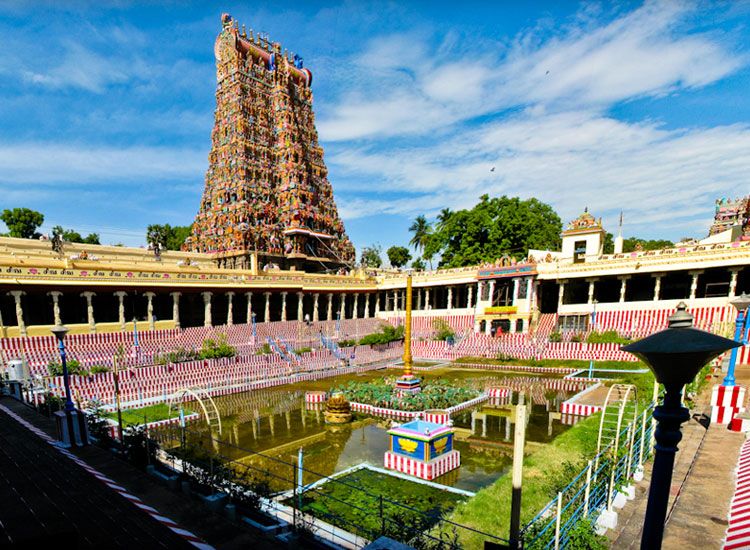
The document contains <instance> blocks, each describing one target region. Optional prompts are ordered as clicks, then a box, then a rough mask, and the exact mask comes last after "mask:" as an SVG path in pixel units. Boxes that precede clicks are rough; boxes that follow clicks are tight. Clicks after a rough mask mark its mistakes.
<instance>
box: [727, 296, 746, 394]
mask: <svg viewBox="0 0 750 550" xmlns="http://www.w3.org/2000/svg"><path fill="white" fill-rule="evenodd" d="M729 303H730V304H732V305H733V306H734V308H735V309H736V310H737V319H735V322H734V340H735V341H736V342H740V343H741V344H745V343H746V341H747V338H746V335H745V333H746V330H745V329H746V328H747V317H748V314H747V313H748V312H747V308H748V306H750V295H748V294H745V293H744V292H743V293H742V294H740V295H739V296H737V298H735V299H734V300H732V301H731V302H729ZM736 365H737V348H734V349H733V350H732V354H731V355H730V356H729V367H728V368H727V375H726V376H725V377H724V381H723V382H722V386H734V384H735V378H734V368H735V366H736Z"/></svg>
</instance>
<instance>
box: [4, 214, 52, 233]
mask: <svg viewBox="0 0 750 550" xmlns="http://www.w3.org/2000/svg"><path fill="white" fill-rule="evenodd" d="M0 220H2V221H3V223H5V225H6V226H8V235H9V236H11V237H17V238H21V239H32V238H38V237H39V233H37V231H36V230H37V228H38V227H39V226H40V225H42V224H43V223H44V214H42V213H41V212H37V211H36V210H31V209H29V208H13V209H12V210H11V209H7V208H6V209H5V210H3V213H2V214H0Z"/></svg>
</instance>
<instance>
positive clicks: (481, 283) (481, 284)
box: [477, 281, 484, 304]
mask: <svg viewBox="0 0 750 550" xmlns="http://www.w3.org/2000/svg"><path fill="white" fill-rule="evenodd" d="M483 290H484V281H479V282H478V283H477V304H478V303H479V302H481V301H482V291H483Z"/></svg>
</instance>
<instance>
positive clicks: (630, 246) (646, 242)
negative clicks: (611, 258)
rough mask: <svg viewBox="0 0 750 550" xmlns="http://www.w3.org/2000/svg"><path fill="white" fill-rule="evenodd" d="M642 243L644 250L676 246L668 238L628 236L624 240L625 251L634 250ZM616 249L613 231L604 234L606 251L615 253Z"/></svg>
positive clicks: (623, 247) (623, 248)
mask: <svg viewBox="0 0 750 550" xmlns="http://www.w3.org/2000/svg"><path fill="white" fill-rule="evenodd" d="M639 244H640V245H641V249H642V250H661V249H662V248H670V247H673V246H674V243H673V242H672V241H668V240H666V239H641V238H639V237H628V238H626V239H623V241H622V251H623V252H633V251H635V249H636V247H637V246H638V245H639ZM614 251H615V240H614V237H613V236H612V233H607V234H606V235H605V236H604V253H605V254H613V253H614Z"/></svg>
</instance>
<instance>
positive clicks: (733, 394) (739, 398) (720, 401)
mask: <svg viewBox="0 0 750 550" xmlns="http://www.w3.org/2000/svg"><path fill="white" fill-rule="evenodd" d="M745 394H746V390H745V388H744V387H743V386H714V387H713V389H712V390H711V422H713V423H715V424H731V423H732V421H733V420H734V417H735V415H736V414H737V413H739V412H742V411H744V410H745Z"/></svg>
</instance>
